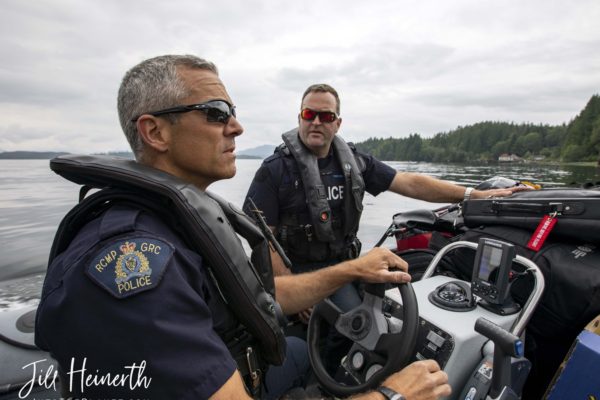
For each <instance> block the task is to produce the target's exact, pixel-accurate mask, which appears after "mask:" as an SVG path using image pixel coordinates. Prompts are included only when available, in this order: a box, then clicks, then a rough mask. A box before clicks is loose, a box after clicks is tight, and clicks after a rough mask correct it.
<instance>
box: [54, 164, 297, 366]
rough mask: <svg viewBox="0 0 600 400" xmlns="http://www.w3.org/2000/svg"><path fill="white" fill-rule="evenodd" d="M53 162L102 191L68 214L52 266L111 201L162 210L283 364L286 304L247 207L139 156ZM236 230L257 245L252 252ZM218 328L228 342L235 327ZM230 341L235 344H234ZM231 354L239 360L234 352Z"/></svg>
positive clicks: (263, 350) (270, 358)
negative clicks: (282, 323)
mask: <svg viewBox="0 0 600 400" xmlns="http://www.w3.org/2000/svg"><path fill="white" fill-rule="evenodd" d="M50 168H51V169H52V170H53V171H54V172H56V173H57V174H59V175H61V176H62V177H64V178H66V179H68V180H70V181H72V182H75V183H77V184H80V185H85V186H84V187H83V188H82V190H83V189H84V188H86V187H94V188H100V189H103V190H101V191H100V192H98V193H94V194H93V195H91V196H89V197H88V198H86V199H85V200H82V201H81V202H80V203H79V205H78V206H76V207H75V208H74V209H73V210H71V212H69V214H68V215H67V216H66V217H65V218H64V219H63V221H62V222H61V224H60V226H59V228H58V231H57V233H56V236H55V239H54V242H53V244H52V249H51V251H50V259H49V263H48V265H50V264H51V263H52V260H53V259H54V258H55V257H56V256H58V255H59V254H60V253H62V252H63V251H64V250H65V249H66V248H67V247H68V245H69V243H70V242H71V240H72V239H73V237H74V236H75V235H76V234H77V232H78V231H79V229H80V228H81V227H83V225H84V224H85V223H87V222H88V221H89V220H90V219H91V218H93V217H95V216H97V215H98V211H101V209H102V207H104V208H106V205H107V204H111V203H114V202H120V201H122V202H127V203H133V204H134V205H136V206H139V207H141V208H142V209H147V210H149V211H151V212H152V213H155V214H157V215H159V216H161V215H162V216H165V214H166V216H167V217H168V218H165V220H166V221H169V222H170V224H171V227H172V228H173V229H174V230H175V231H176V232H179V233H180V234H181V237H182V239H183V240H184V241H185V242H186V243H187V244H188V245H190V247H191V248H192V249H194V250H195V251H197V252H198V253H199V254H201V255H202V257H203V259H204V260H206V261H207V267H208V269H209V272H210V275H212V276H214V278H215V280H216V282H215V283H216V285H217V287H218V289H219V290H220V291H221V292H222V294H223V297H224V299H225V301H226V303H227V304H228V306H229V308H230V310H231V312H232V313H233V314H234V315H235V317H236V318H237V320H238V321H239V322H240V323H241V324H242V325H243V326H244V327H245V328H246V329H247V331H248V332H249V333H250V335H251V336H252V337H253V340H254V341H255V342H258V345H259V352H260V355H261V357H262V359H264V360H265V361H266V362H267V363H269V364H274V365H281V363H282V362H283V360H284V358H285V349H286V341H285V337H284V335H283V332H282V330H281V328H280V324H279V318H280V317H281V314H280V312H281V310H280V308H279V304H278V303H277V302H276V301H275V299H274V295H275V288H274V281H273V275H272V270H271V265H270V255H269V249H268V245H267V242H266V240H265V238H264V236H263V234H262V232H260V230H259V229H258V228H257V227H256V226H255V225H254V223H253V222H252V221H251V220H250V218H249V217H247V216H246V214H244V212H243V211H241V210H239V209H238V208H236V207H235V206H233V205H232V204H231V203H229V202H227V201H225V200H224V199H222V198H219V197H218V196H216V195H214V194H211V193H209V192H205V191H202V190H200V189H198V188H196V187H195V186H193V185H192V184H190V183H187V182H185V181H183V180H181V179H179V178H177V177H175V176H173V175H170V174H168V173H166V172H164V171H160V170H157V169H154V168H151V167H148V166H145V165H142V164H139V163H137V162H135V161H133V160H127V159H123V158H117V157H107V156H76V155H66V156H60V157H57V158H54V159H53V160H52V161H51V162H50ZM80 197H83V194H82V196H80ZM80 200H81V199H80ZM236 232H237V233H238V234H240V235H241V236H242V237H244V238H245V239H246V240H247V241H248V243H249V245H250V246H251V248H252V250H253V251H252V256H251V259H248V257H247V255H246V253H245V251H244V249H243V247H242V244H241V242H240V240H239V238H238V237H237V235H236ZM218 333H219V335H220V336H221V338H223V340H224V342H225V343H226V344H228V343H227V340H226V337H228V336H230V334H231V332H218ZM228 347H229V349H230V351H232V348H231V347H230V346H229V344H228ZM244 350H245V349H244ZM232 355H233V357H234V358H236V360H239V359H240V355H239V354H234V352H233V351H232ZM243 356H245V355H243ZM238 366H239V362H238ZM240 370H242V368H240Z"/></svg>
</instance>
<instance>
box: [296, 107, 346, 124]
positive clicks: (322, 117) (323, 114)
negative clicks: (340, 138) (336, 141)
mask: <svg viewBox="0 0 600 400" xmlns="http://www.w3.org/2000/svg"><path fill="white" fill-rule="evenodd" d="M317 116H318V117H319V121H321V122H333V121H335V120H336V119H338V115H337V114H336V113H334V112H333V111H314V110H311V109H310V108H305V109H303V110H302V111H300V118H302V119H303V120H305V121H314V120H315V118H317Z"/></svg>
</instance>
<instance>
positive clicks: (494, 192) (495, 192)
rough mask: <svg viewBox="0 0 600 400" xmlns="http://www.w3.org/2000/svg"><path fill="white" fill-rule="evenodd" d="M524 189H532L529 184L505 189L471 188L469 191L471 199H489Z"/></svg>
mask: <svg viewBox="0 0 600 400" xmlns="http://www.w3.org/2000/svg"><path fill="white" fill-rule="evenodd" d="M524 190H533V188H532V187H530V186H515V187H511V188H506V189H489V190H473V191H472V192H471V198H472V199H491V198H492V197H508V196H510V195H512V194H513V193H516V192H522V191H524Z"/></svg>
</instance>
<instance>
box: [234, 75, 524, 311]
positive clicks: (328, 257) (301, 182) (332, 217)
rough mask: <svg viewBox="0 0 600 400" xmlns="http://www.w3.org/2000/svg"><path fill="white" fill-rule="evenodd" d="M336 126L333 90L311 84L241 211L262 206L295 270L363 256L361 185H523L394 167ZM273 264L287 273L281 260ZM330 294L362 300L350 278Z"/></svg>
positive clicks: (451, 188)
mask: <svg viewBox="0 0 600 400" xmlns="http://www.w3.org/2000/svg"><path fill="white" fill-rule="evenodd" d="M341 125H342V118H341V117H340V98H339V95H338V93H337V91H336V90H335V89H334V88H333V87H331V86H329V85H327V84H315V85H311V86H310V87H308V88H307V89H306V91H305V92H304V94H303V96H302V101H301V105H300V113H299V114H298V128H296V129H293V130H291V131H289V132H286V133H284V134H283V135H282V138H283V141H284V143H283V144H282V145H281V146H279V147H278V148H277V150H276V151H275V154H273V155H272V156H270V157H268V158H266V159H265V161H264V162H263V164H262V166H261V167H260V168H259V170H258V171H257V172H256V176H255V177H254V180H253V181H252V184H251V186H250V188H249V190H248V194H247V196H246V198H247V201H246V203H245V206H244V209H245V210H246V212H249V211H250V210H251V208H252V207H250V204H249V201H248V199H252V200H253V201H254V204H256V207H257V208H258V209H259V210H261V211H262V213H263V215H264V217H265V219H266V222H267V224H268V225H269V226H270V227H271V228H272V229H273V231H274V232H275V234H276V237H277V239H278V240H279V242H280V243H281V245H282V246H283V248H284V250H285V252H286V255H287V256H288V257H289V258H290V260H291V263H292V268H291V271H292V272H293V273H298V272H305V271H311V270H315V269H319V268H322V267H324V266H327V265H332V264H336V263H338V262H341V261H344V260H348V259H352V258H355V257H357V256H358V255H359V254H360V248H361V246H360V241H359V240H358V238H357V237H356V234H357V231H358V226H359V221H360V216H361V211H362V199H363V195H364V192H365V191H367V192H369V193H370V194H372V195H373V196H376V195H378V194H379V193H381V192H383V191H386V190H389V191H392V192H395V193H398V194H400V195H403V196H407V197H412V198H416V199H420V200H425V201H429V202H444V203H454V202H459V201H462V200H463V199H467V198H469V197H472V198H483V197H488V196H508V195H510V194H511V193H512V192H513V191H515V190H520V188H511V189H495V190H488V191H485V192H483V191H479V190H474V189H473V188H465V187H462V186H458V185H454V184H451V183H448V182H444V181H441V180H437V179H434V178H432V177H429V176H426V175H422V174H416V173H409V172H401V171H396V170H395V169H393V168H392V167H390V166H388V165H386V164H384V163H382V162H381V161H379V160H377V159H375V158H374V157H372V156H370V155H367V154H364V153H361V152H359V151H356V149H355V148H354V147H353V146H349V145H348V144H347V143H346V142H345V141H344V140H342V139H341V138H340V137H339V135H337V133H338V131H339V129H340V126H341ZM275 258H276V259H277V257H275ZM277 270H279V271H282V272H281V273H289V272H286V271H287V269H286V268H285V266H283V265H282V264H281V263H280V264H279V268H278V269H277ZM331 298H332V300H333V301H334V303H336V304H337V305H338V306H339V307H341V308H342V309H343V310H349V309H351V308H353V307H354V306H356V305H358V304H360V298H359V297H358V294H357V292H356V291H355V290H354V289H353V288H352V285H350V284H349V285H346V286H344V287H342V288H341V289H340V290H339V291H338V292H336V293H335V294H334V295H333V296H332V297H331ZM307 315H308V314H305V315H304V318H306V317H307Z"/></svg>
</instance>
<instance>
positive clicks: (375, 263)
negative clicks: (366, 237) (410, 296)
mask: <svg viewBox="0 0 600 400" xmlns="http://www.w3.org/2000/svg"><path fill="white" fill-rule="evenodd" d="M350 262H351V263H352V264H353V267H354V270H355V271H356V273H357V274H358V276H357V279H360V280H363V281H365V282H369V283H385V282H390V283H405V282H410V275H409V274H408V273H407V272H406V271H408V264H407V263H406V261H404V260H403V259H402V258H400V257H398V256H397V255H396V254H394V253H392V252H391V250H389V249H386V248H384V247H375V248H373V249H371V250H370V251H369V252H368V253H367V254H365V255H364V256H361V257H359V258H357V259H354V260H352V261H350ZM390 269H392V271H390Z"/></svg>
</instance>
